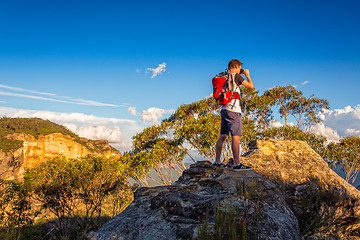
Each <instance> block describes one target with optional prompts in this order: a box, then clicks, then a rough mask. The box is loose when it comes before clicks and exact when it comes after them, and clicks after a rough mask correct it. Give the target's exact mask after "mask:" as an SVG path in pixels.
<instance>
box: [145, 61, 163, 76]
mask: <svg viewBox="0 0 360 240" xmlns="http://www.w3.org/2000/svg"><path fill="white" fill-rule="evenodd" d="M165 68H166V63H161V64H159V66H158V67H157V68H148V69H146V71H151V72H152V73H153V74H152V76H151V78H154V77H156V76H157V75H158V74H160V73H161V72H165V71H166V69H165Z"/></svg>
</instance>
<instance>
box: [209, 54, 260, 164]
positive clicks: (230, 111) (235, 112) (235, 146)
mask: <svg viewBox="0 0 360 240" xmlns="http://www.w3.org/2000/svg"><path fill="white" fill-rule="evenodd" d="M227 73H228V81H232V82H235V83H236V85H237V86H236V88H235V91H237V92H238V93H239V94H240V85H243V86H245V87H247V88H249V89H253V88H254V85H253V83H252V80H251V78H250V74H249V69H243V68H242V63H241V62H240V61H239V60H237V59H232V60H231V61H230V62H229V64H228V70H227ZM242 74H244V75H245V77H246V80H245V79H244V78H243V77H242V76H241V75H242ZM220 114H221V128H220V136H219V138H218V140H217V142H216V146H215V151H216V157H215V162H214V166H217V167H220V166H223V163H221V161H220V156H221V152H222V148H223V144H224V142H225V140H226V137H227V135H231V149H232V153H233V160H234V167H233V169H235V170H236V169H247V168H250V167H247V166H245V165H242V164H241V163H240V160H239V157H240V143H239V138H240V136H242V135H243V134H242V120H241V107H240V100H239V99H232V100H231V101H230V102H229V103H228V104H226V105H223V106H222V108H221V112H220Z"/></svg>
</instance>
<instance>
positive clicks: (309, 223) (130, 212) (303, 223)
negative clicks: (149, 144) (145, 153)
mask: <svg viewBox="0 0 360 240" xmlns="http://www.w3.org/2000/svg"><path fill="white" fill-rule="evenodd" d="M241 162H242V163H244V164H246V165H248V166H251V167H252V169H246V170H240V171H234V170H232V168H231V166H230V164H229V165H228V166H227V167H218V168H216V167H214V166H213V165H212V164H211V163H210V162H207V161H204V162H198V163H195V164H193V165H191V166H190V168H189V169H187V170H185V171H184V172H183V175H182V176H181V177H180V178H179V179H178V181H177V182H175V183H174V184H173V185H171V186H160V187H152V188H140V189H138V190H137V191H136V193H135V199H134V201H133V202H132V203H131V204H130V205H129V206H128V208H127V209H125V210H124V211H123V212H122V213H121V214H119V215H118V216H116V217H115V218H113V219H112V220H110V221H109V222H107V223H106V224H105V225H104V226H103V227H102V228H101V229H99V230H98V231H97V232H93V233H90V234H89V235H88V239H98V240H102V239H167V240H172V239H174V240H175V239H197V238H198V237H199V234H201V231H200V229H204V228H203V226H204V224H203V223H204V222H206V223H207V227H206V229H207V231H208V233H207V234H209V235H211V234H216V232H217V231H218V225H217V224H218V223H217V220H218V217H216V216H220V215H219V212H222V213H231V214H234V216H235V219H236V221H237V222H236V227H237V228H241V230H242V232H241V233H242V234H245V236H246V237H247V239H358V236H359V230H360V225H359V199H360V195H359V194H360V193H359V191H358V190H357V189H356V188H354V187H353V186H352V185H350V184H348V183H347V182H345V181H344V180H343V179H342V178H341V177H339V176H338V175H337V174H336V173H335V172H333V171H332V170H331V169H330V168H329V166H328V164H327V163H326V162H325V161H324V160H323V159H322V158H321V157H320V156H319V155H318V154H317V153H316V152H315V151H313V150H312V149H311V148H310V147H309V146H308V145H307V143H305V142H302V141H276V140H267V141H261V140H258V141H256V142H254V143H253V144H252V145H251V151H250V152H249V153H247V154H246V155H245V156H242V157H241Z"/></svg>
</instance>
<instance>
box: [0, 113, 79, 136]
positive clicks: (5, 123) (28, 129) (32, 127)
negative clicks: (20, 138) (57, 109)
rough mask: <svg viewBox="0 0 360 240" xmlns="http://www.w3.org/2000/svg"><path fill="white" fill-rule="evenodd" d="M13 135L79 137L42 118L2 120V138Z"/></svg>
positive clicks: (0, 128)
mask: <svg viewBox="0 0 360 240" xmlns="http://www.w3.org/2000/svg"><path fill="white" fill-rule="evenodd" d="M13 133H26V134H30V135H32V136H34V137H38V136H39V135H48V134H51V133H61V134H63V135H69V136H72V137H77V135H76V134H75V133H73V132H71V131H70V130H68V129H67V128H66V127H64V126H62V125H59V124H56V123H53V122H51V121H49V120H43V119H41V118H8V117H3V118H0V136H1V137H4V136H6V135H9V134H13Z"/></svg>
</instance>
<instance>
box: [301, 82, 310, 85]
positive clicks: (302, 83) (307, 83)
mask: <svg viewBox="0 0 360 240" xmlns="http://www.w3.org/2000/svg"><path fill="white" fill-rule="evenodd" d="M308 83H309V81H305V82H303V83H302V84H301V85H305V84H308Z"/></svg>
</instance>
